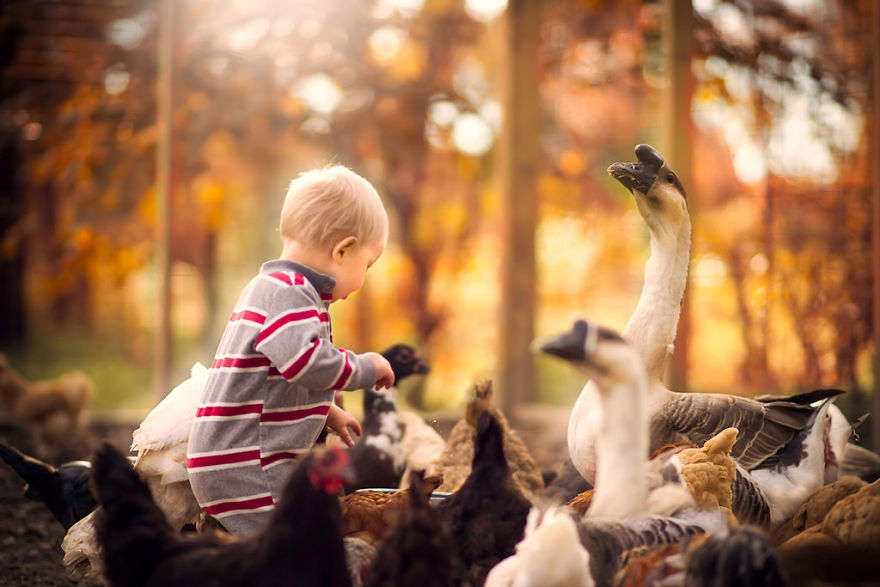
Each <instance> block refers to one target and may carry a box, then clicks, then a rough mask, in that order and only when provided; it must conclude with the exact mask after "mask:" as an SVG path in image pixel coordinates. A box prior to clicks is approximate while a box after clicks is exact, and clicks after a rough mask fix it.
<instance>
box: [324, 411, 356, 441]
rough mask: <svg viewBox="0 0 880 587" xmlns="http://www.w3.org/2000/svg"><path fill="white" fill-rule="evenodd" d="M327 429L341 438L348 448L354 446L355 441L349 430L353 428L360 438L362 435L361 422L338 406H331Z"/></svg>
mask: <svg viewBox="0 0 880 587" xmlns="http://www.w3.org/2000/svg"><path fill="white" fill-rule="evenodd" d="M327 428H329V429H330V431H331V432H333V433H334V434H336V435H337V436H339V438H341V439H342V442H344V443H345V444H347V445H348V446H354V440H352V438H351V434H350V433H349V432H348V429H349V428H351V429H352V431H353V432H354V433H355V434H356V435H357V436H358V437H360V435H361V434H362V432H361V425H360V422H358V421H357V420H356V419H355V417H354V416H352V415H351V414H349V413H348V412H346V411H345V410H343V409H342V408H340V407H339V406H337V405H336V404H331V405H330V411H329V412H328V413H327Z"/></svg>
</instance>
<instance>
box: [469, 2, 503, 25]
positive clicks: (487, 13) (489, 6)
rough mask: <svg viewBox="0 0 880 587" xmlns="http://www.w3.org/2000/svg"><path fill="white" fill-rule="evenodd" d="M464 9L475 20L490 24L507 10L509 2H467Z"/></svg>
mask: <svg viewBox="0 0 880 587" xmlns="http://www.w3.org/2000/svg"><path fill="white" fill-rule="evenodd" d="M464 8H465V10H467V13H468V15H470V17H471V18H473V19H474V20H478V21H480V22H489V21H492V20H495V19H496V18H498V17H499V16H500V15H501V14H503V13H504V11H505V10H507V0H465V3H464Z"/></svg>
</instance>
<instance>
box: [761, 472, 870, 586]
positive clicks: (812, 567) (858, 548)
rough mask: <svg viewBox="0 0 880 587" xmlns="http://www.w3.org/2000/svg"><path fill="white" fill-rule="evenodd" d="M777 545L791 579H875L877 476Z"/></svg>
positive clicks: (800, 581) (793, 581)
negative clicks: (875, 479)
mask: <svg viewBox="0 0 880 587" xmlns="http://www.w3.org/2000/svg"><path fill="white" fill-rule="evenodd" d="M778 550H779V555H780V558H781V560H782V564H783V567H784V568H785V570H786V572H787V573H788V576H789V579H790V581H791V584H792V585H805V584H807V583H808V582H809V581H823V582H826V583H833V584H840V583H847V584H849V583H860V584H866V583H868V582H870V583H872V584H875V583H876V581H877V578H878V577H880V481H874V482H873V483H870V484H868V485H865V486H864V487H862V488H861V489H859V490H858V491H857V492H856V493H853V494H851V495H849V496H847V497H845V498H843V499H841V500H840V501H838V502H837V503H835V504H834V505H833V506H832V507H831V509H830V510H829V511H828V514H826V515H825V517H824V518H823V519H822V522H821V523H818V524H816V525H814V526H812V527H810V528H807V529H806V530H804V531H803V532H801V533H800V534H797V535H796V536H794V537H792V538H791V539H789V540H787V541H785V542H784V543H782V544H781V545H780V546H779V549H778Z"/></svg>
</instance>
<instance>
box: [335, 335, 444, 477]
mask: <svg viewBox="0 0 880 587" xmlns="http://www.w3.org/2000/svg"><path fill="white" fill-rule="evenodd" d="M382 356H383V357H385V358H386V359H387V360H388V362H389V363H390V364H391V370H392V371H393V372H394V386H392V387H391V388H389V389H379V390H376V389H365V390H364V421H363V436H362V437H361V439H360V440H359V441H358V443H357V444H356V445H354V446H353V447H351V448H349V449H348V451H349V453H350V454H351V457H352V463H354V468H355V472H356V477H357V478H356V480H355V482H354V483H352V484H351V485H349V486H346V488H345V491H346V493H349V492H351V491H354V490H356V489H362V488H366V487H384V488H391V487H397V486H398V485H399V484H400V476H401V474H402V473H403V470H404V467H405V464H406V461H405V455H404V451H403V444H402V441H403V431H402V426H401V425H400V423H399V421H398V413H397V386H398V385H399V384H400V382H401V381H403V380H404V379H406V378H407V377H409V376H410V375H423V374H426V373H428V372H429V371H430V368H429V367H428V365H427V363H425V361H424V360H423V359H422V357H421V356H419V354H418V353H417V352H416V350H415V349H414V348H413V347H411V346H409V345H406V344H396V345H394V346H392V347H390V348H387V349H385V350H384V351H382Z"/></svg>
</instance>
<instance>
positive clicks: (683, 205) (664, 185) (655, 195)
mask: <svg viewBox="0 0 880 587" xmlns="http://www.w3.org/2000/svg"><path fill="white" fill-rule="evenodd" d="M635 154H636V158H637V159H638V162H636V163H629V162H627V163H614V164H612V165H611V166H610V167H608V173H609V174H610V175H611V177H613V178H614V179H616V180H617V181H619V182H620V183H621V184H623V186H624V187H625V188H627V189H628V190H629V191H630V192H631V193H632V195H633V197H634V198H635V200H636V206H637V207H638V210H639V214H641V215H642V218H644V220H645V222H646V223H647V224H648V228H649V229H650V230H651V232H652V233H653V234H662V233H665V232H674V233H680V232H682V230H684V228H685V227H687V230H688V232H689V230H690V217H689V216H688V206H687V195H686V193H685V190H684V186H683V185H682V184H681V180H679V178H678V175H676V174H675V172H674V171H673V170H672V169H671V168H670V167H669V165H668V164H667V163H666V161H664V159H663V155H661V154H660V152H659V151H657V149H655V148H654V147H652V146H651V145H645V144H641V145H637V146H636V148H635Z"/></svg>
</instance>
